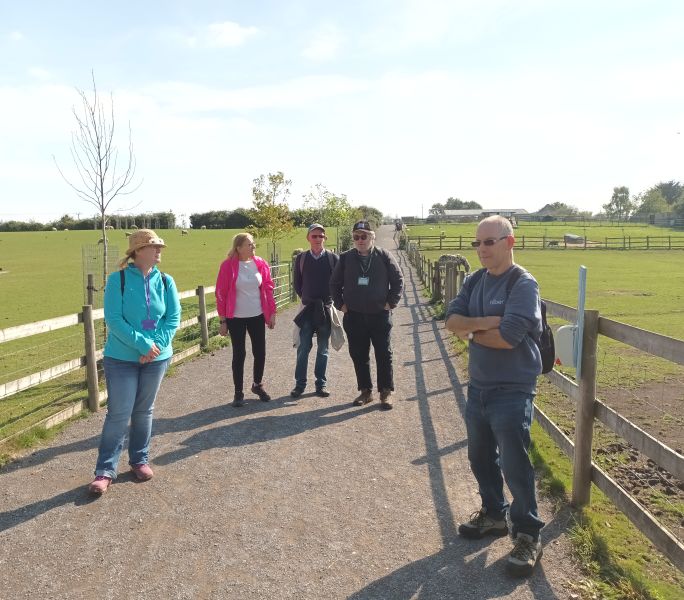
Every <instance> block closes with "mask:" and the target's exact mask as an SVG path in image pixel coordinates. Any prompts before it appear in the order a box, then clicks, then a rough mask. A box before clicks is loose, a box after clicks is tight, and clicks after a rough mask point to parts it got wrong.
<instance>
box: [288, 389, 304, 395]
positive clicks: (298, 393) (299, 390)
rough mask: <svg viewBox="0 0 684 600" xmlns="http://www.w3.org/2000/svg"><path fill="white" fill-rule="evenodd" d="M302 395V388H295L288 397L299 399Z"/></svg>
mask: <svg viewBox="0 0 684 600" xmlns="http://www.w3.org/2000/svg"><path fill="white" fill-rule="evenodd" d="M303 393H304V388H300V387H295V388H294V389H293V390H292V391H291V392H290V396H291V397H292V398H299V397H300V396H301V395H302V394H303Z"/></svg>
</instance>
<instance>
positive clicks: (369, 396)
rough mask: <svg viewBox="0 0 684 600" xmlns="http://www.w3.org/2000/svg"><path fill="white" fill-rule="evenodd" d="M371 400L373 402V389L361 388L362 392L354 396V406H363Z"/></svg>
mask: <svg viewBox="0 0 684 600" xmlns="http://www.w3.org/2000/svg"><path fill="white" fill-rule="evenodd" d="M369 402H373V390H367V389H366V390H361V393H360V394H359V395H358V396H357V397H356V398H354V402H352V404H353V405H354V406H363V405H364V404H368V403H369Z"/></svg>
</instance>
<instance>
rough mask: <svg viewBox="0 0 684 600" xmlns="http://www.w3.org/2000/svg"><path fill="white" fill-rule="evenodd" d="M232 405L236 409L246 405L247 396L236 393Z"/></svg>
mask: <svg viewBox="0 0 684 600" xmlns="http://www.w3.org/2000/svg"><path fill="white" fill-rule="evenodd" d="M232 405H233V406H235V407H239V406H244V405H245V394H244V393H243V392H235V397H234V398H233V402H232Z"/></svg>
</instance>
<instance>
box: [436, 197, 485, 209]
mask: <svg viewBox="0 0 684 600" xmlns="http://www.w3.org/2000/svg"><path fill="white" fill-rule="evenodd" d="M444 208H445V209H446V210H478V209H481V208H482V206H480V205H479V204H478V203H477V202H474V201H472V200H468V201H465V200H459V199H458V198H448V199H447V201H446V202H445V203H444Z"/></svg>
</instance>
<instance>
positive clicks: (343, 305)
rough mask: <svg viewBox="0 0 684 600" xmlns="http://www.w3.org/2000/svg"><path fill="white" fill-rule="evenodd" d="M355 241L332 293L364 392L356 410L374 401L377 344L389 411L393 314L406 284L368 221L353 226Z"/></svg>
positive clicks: (334, 277) (382, 391) (381, 384)
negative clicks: (372, 366) (372, 358)
mask: <svg viewBox="0 0 684 600" xmlns="http://www.w3.org/2000/svg"><path fill="white" fill-rule="evenodd" d="M352 238H353V240H354V247H353V248H352V249H351V250H348V251H347V252H344V253H343V254H342V255H340V262H339V263H338V265H337V267H336V268H335V271H334V272H333V275H332V278H331V279H330V293H331V295H332V298H333V303H334V305H335V307H336V308H338V309H339V310H341V311H342V312H343V313H344V317H343V319H342V325H343V326H344V330H345V332H346V334H347V342H348V345H349V356H351V359H352V361H353V363H354V371H355V372H356V383H357V386H358V390H359V391H360V392H361V393H360V394H359V396H358V397H357V398H356V399H355V400H354V402H353V404H354V406H362V405H364V404H368V403H369V402H372V401H373V384H372V382H371V374H370V345H371V344H373V349H374V351H375V363H376V368H377V384H378V391H379V392H380V402H381V404H380V407H381V408H383V409H385V410H389V409H391V408H392V400H391V395H392V392H393V391H394V375H393V371H392V346H391V343H390V335H391V332H392V313H391V311H392V309H393V308H395V307H396V306H397V304H398V303H399V299H400V298H401V293H402V291H403V288H404V279H403V276H402V273H401V270H400V269H399V265H398V264H397V261H396V260H395V259H394V257H393V256H392V255H391V254H390V253H389V252H388V251H387V250H385V249H383V248H378V247H376V246H375V232H374V231H373V230H372V229H371V226H370V224H369V223H368V221H359V222H358V223H355V224H354V227H353V228H352Z"/></svg>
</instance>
